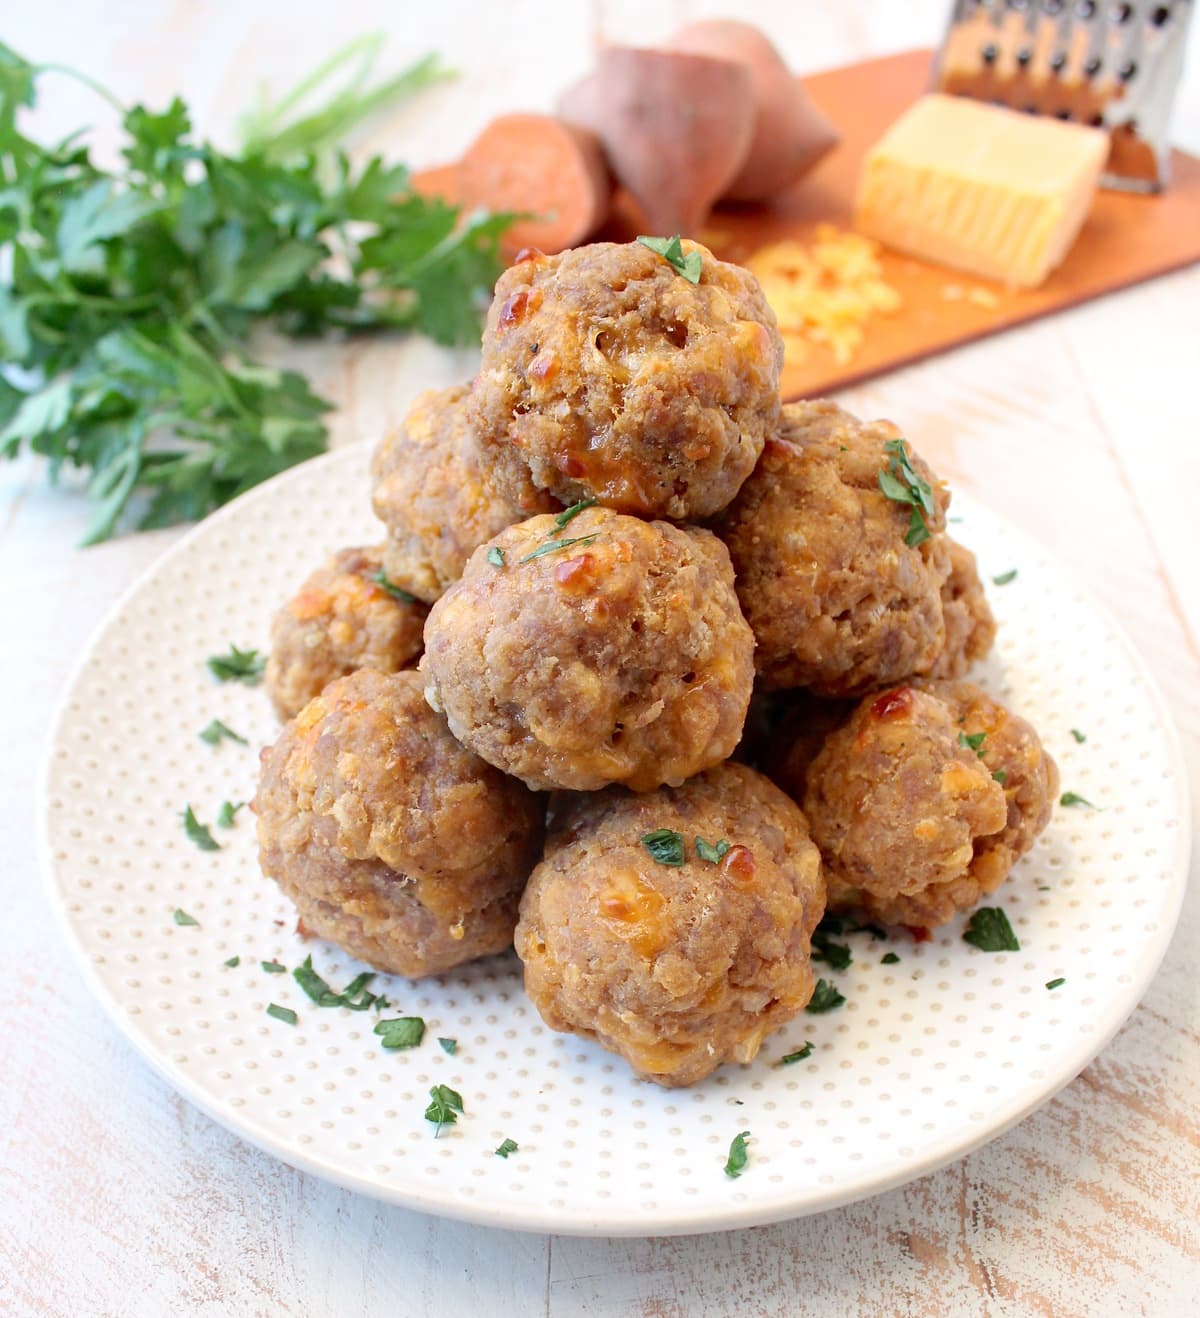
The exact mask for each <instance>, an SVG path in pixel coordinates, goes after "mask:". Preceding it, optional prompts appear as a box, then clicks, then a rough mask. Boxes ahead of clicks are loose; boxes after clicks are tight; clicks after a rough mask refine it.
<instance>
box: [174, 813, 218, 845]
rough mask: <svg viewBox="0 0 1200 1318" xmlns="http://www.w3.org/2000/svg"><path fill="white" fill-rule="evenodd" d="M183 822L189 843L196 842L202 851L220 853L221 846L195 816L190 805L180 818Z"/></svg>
mask: <svg viewBox="0 0 1200 1318" xmlns="http://www.w3.org/2000/svg"><path fill="white" fill-rule="evenodd" d="M179 817H180V818H181V819H182V820H183V831H184V832H185V833H186V834H187V835H188V841H190V842H194V843H195V844H196V846H198V847H199V848H200V850H201V851H220V850H221V844H220V843H219V842H218V841H217V839H216V838H215V837H213V835H212V834H211V833H210V832H209V831H208V828H207V827H206V826H205V825H204V824H202V823H201V822H200V821H199V820H198V819H197V818H196V816H195V814H194V812H193V811H192V807H191V806H190V805H187V806H184V808H183V810H182V811H181V812H180V816H179Z"/></svg>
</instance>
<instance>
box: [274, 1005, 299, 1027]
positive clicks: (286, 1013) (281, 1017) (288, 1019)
mask: <svg viewBox="0 0 1200 1318" xmlns="http://www.w3.org/2000/svg"><path fill="white" fill-rule="evenodd" d="M267 1015H268V1016H274V1017H275V1019H276V1020H277V1021H282V1022H283V1023H284V1024H285V1025H295V1024H296V1022H297V1021H298V1020H299V1019H300V1017H299V1016H297V1015H296V1013H295V1012H294V1011H293V1010H292V1009H291V1007H280V1006H279V1005H278V1004H277V1003H274V1002H272V1003H270V1004H269V1005H268V1006H267Z"/></svg>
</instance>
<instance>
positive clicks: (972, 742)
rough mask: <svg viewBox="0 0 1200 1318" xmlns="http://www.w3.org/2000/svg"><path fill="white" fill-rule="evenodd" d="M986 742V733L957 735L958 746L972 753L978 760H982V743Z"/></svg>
mask: <svg viewBox="0 0 1200 1318" xmlns="http://www.w3.org/2000/svg"><path fill="white" fill-rule="evenodd" d="M986 740H987V733H986V732H960V733H959V734H958V744H959V745H960V746H962V747H965V748H966V749H967V750H970V751H974V752H975V754H976V755H978V756H979V758H980V759H983V743H984V742H985V741H986Z"/></svg>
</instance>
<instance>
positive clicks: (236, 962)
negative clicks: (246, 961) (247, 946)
mask: <svg viewBox="0 0 1200 1318" xmlns="http://www.w3.org/2000/svg"><path fill="white" fill-rule="evenodd" d="M223 964H224V965H227V966H228V967H229V968H230V969H231V970H234V969H236V968H237V967H238V966H240V965H241V964H242V958H241V957H240V956H231V957H230V958H229V960H228V961H226V962H224V963H223Z"/></svg>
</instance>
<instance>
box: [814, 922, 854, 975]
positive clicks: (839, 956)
mask: <svg viewBox="0 0 1200 1318" xmlns="http://www.w3.org/2000/svg"><path fill="white" fill-rule="evenodd" d="M812 959H813V960H814V961H823V962H824V963H825V964H826V965H827V966H830V967H831V968H832V969H834V970H845V969H846V967H847V966H849V965H850V964H851V962H853V960H854V957H853V955H852V954H851V952H850V948H849V945H848V944H846V943H835V942H834V941H833V939H831V938H830V937H829V935H828V934H827V933H825V932H824V931H823V930H822V928H821V926H820V925H818V926H817V927H816V929H814V930H813V936H812Z"/></svg>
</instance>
